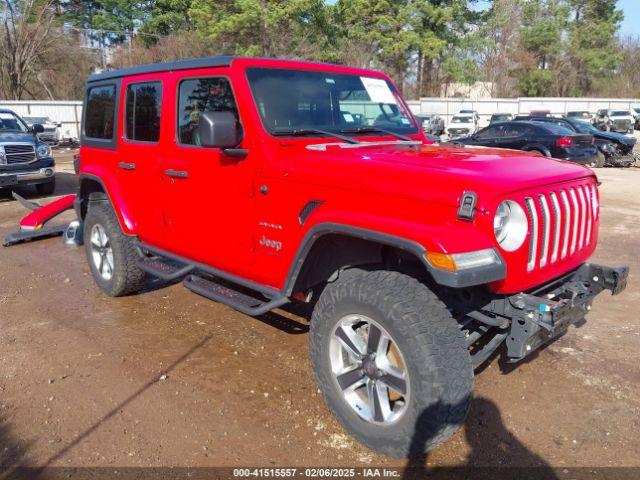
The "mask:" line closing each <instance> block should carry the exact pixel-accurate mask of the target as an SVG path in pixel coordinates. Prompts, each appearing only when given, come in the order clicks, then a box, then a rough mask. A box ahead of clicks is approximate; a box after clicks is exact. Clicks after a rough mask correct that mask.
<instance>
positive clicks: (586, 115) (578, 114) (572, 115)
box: [564, 110, 594, 123]
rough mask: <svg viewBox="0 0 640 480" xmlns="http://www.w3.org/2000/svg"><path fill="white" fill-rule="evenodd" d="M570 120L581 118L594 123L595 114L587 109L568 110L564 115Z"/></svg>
mask: <svg viewBox="0 0 640 480" xmlns="http://www.w3.org/2000/svg"><path fill="white" fill-rule="evenodd" d="M564 118H567V119H569V120H581V121H583V122H588V123H593V119H594V115H593V113H591V112H587V111H586V110H576V111H571V112H567V113H566V114H565V116H564Z"/></svg>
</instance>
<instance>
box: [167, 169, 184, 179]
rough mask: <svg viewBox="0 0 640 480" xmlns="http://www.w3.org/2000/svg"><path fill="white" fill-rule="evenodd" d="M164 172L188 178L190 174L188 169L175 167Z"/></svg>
mask: <svg viewBox="0 0 640 480" xmlns="http://www.w3.org/2000/svg"><path fill="white" fill-rule="evenodd" d="M164 173H166V174H167V175H168V176H170V177H171V178H187V177H188V176H189V172H188V171H187V170H174V169H173V168H169V169H168V170H165V171H164Z"/></svg>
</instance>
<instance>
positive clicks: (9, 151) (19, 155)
mask: <svg viewBox="0 0 640 480" xmlns="http://www.w3.org/2000/svg"><path fill="white" fill-rule="evenodd" d="M3 148H4V155H5V158H6V159H7V160H6V161H7V164H10V165H11V164H15V163H29V162H33V161H34V160H35V159H36V149H35V147H34V146H33V145H31V144H28V143H25V144H6V145H4V146H3Z"/></svg>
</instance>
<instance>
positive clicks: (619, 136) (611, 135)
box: [593, 132, 637, 145]
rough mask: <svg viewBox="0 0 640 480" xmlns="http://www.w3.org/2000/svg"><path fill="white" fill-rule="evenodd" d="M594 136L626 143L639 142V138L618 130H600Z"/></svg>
mask: <svg viewBox="0 0 640 480" xmlns="http://www.w3.org/2000/svg"><path fill="white" fill-rule="evenodd" d="M593 136H594V137H595V138H599V139H602V140H610V141H613V142H620V143H623V144H625V145H635V144H636V142H637V139H636V138H635V137H629V136H627V135H625V134H624V133H617V132H598V133H593Z"/></svg>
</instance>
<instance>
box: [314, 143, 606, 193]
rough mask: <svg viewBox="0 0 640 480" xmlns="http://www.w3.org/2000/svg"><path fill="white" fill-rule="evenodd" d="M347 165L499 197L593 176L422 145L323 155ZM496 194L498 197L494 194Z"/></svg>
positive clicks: (573, 167) (523, 159) (529, 159)
mask: <svg viewBox="0 0 640 480" xmlns="http://www.w3.org/2000/svg"><path fill="white" fill-rule="evenodd" d="M324 154H325V155H331V156H333V157H336V158H343V159H344V160H350V161H358V160H359V161H363V162H368V163H372V162H376V163H377V162H384V163H388V164H395V165H398V164H400V165H410V166H415V167H420V168H423V169H426V170H428V171H431V172H432V173H433V176H435V177H436V178H439V179H442V177H443V176H446V177H447V178H448V179H450V180H454V179H455V180H458V181H462V182H464V183H465V184H466V185H467V187H468V188H469V189H471V188H475V187H476V186H477V187H479V188H482V187H487V188H490V189H492V190H494V191H495V190H500V193H508V192H512V191H517V190H522V189H525V188H529V187H534V186H537V187H540V186H543V185H548V184H551V183H560V182H564V181H568V180H573V179H576V178H582V177H588V176H595V175H594V173H593V172H592V171H591V170H590V169H588V168H586V167H583V166H581V165H577V164H575V163H571V162H567V161H564V160H555V159H551V158H546V157H543V156H541V155H538V154H534V153H527V152H521V151H517V150H506V149H498V148H484V147H458V146H455V147H454V146H439V145H421V146H420V147H418V148H407V147H406V146H397V145H388V146H383V147H380V146H378V147H376V146H371V147H366V146H363V147H360V146H358V147H357V148H335V149H333V148H332V149H329V150H328V151H327V152H324ZM496 193H498V192H497V191H496Z"/></svg>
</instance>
